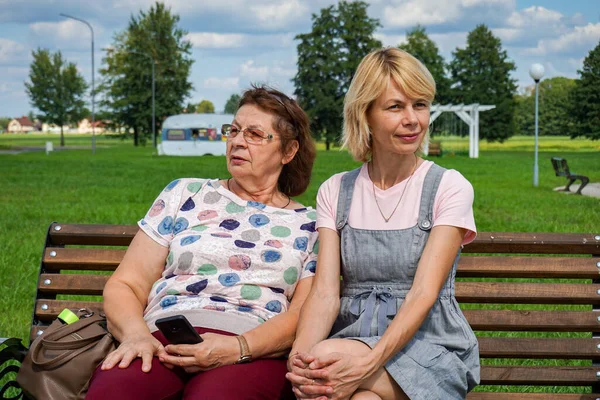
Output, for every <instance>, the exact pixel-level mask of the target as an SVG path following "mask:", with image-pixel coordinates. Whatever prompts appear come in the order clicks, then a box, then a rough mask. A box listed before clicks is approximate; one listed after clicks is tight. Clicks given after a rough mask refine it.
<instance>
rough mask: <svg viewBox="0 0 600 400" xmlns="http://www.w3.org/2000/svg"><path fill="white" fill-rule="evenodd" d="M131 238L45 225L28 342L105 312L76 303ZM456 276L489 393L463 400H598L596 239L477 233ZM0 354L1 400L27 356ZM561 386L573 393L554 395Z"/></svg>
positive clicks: (97, 305)
mask: <svg viewBox="0 0 600 400" xmlns="http://www.w3.org/2000/svg"><path fill="white" fill-rule="evenodd" d="M137 231H138V227H137V226H121V225H69V224H57V223H53V224H52V225H51V226H50V228H49V230H48V235H47V237H46V243H45V246H44V250H43V255H42V260H41V266H40V273H39V278H38V284H37V292H36V298H35V302H34V311H33V318H32V322H31V327H30V329H29V340H33V339H34V338H35V337H36V336H38V335H39V334H41V333H42V332H43V331H44V329H46V327H47V326H48V325H49V323H50V322H51V321H52V320H53V319H54V318H56V316H57V315H58V313H59V312H60V311H61V310H63V309H64V308H70V309H80V308H84V307H85V308H91V309H92V310H96V311H99V310H101V309H102V303H101V298H100V297H96V298H89V297H83V298H82V297H81V296H89V295H93V296H101V294H102V289H103V287H104V284H105V283H106V281H107V279H108V275H107V273H109V272H110V271H113V270H114V269H115V268H116V267H117V266H118V265H119V262H120V261H121V259H122V258H123V255H124V253H125V248H126V246H127V245H128V244H129V243H130V241H131V239H132V238H133V236H134V235H135V234H136V232H137ZM457 276H458V279H457V284H456V297H457V299H458V301H459V302H460V304H461V307H462V309H463V310H464V314H465V316H466V318H467V320H468V321H469V323H470V324H471V326H472V327H473V329H474V330H475V331H476V332H477V333H478V339H479V344H480V356H481V363H482V368H481V384H482V385H485V386H482V387H480V389H478V390H482V391H478V392H473V393H471V394H469V396H468V397H467V398H468V399H469V400H500V399H502V400H511V399H525V400H536V399H538V400H541V399H556V400H575V399H579V400H593V399H599V398H600V336H599V335H600V232H594V233H593V234H573V233H565V234H561V233H499V232H498V233H491V232H481V233H479V235H478V237H477V239H476V240H475V241H474V242H473V243H471V244H469V245H467V246H465V247H464V250H463V256H462V257H461V259H460V263H459V268H458V274H457ZM75 296H79V297H75ZM0 347H2V345H0ZM3 347H4V349H3V350H2V352H1V353H0V368H3V369H1V370H0V379H2V378H4V381H7V382H6V383H5V385H4V387H3V388H2V389H0V398H1V397H3V396H2V394H3V393H5V391H6V390H7V388H9V387H17V384H16V382H15V381H14V373H15V372H16V371H17V368H18V366H17V365H8V366H7V364H8V363H6V361H7V360H17V361H21V360H22V359H23V354H24V351H25V347H23V345H21V344H20V341H19V339H9V340H8V341H6V342H4V346H3ZM518 386H521V387H523V386H524V387H526V390H528V391H531V390H533V389H540V388H541V387H546V388H545V390H546V391H547V392H548V393H537V394H534V393H527V394H526V393H516V392H518V389H517V388H516V387H518ZM565 386H568V387H574V390H575V393H572V394H567V393H557V392H558V391H560V390H563V389H564V388H562V387H565ZM561 388H562V389H561ZM13 390H14V389H13ZM582 393H587V394H582ZM19 396H20V395H19ZM15 398H19V397H15Z"/></svg>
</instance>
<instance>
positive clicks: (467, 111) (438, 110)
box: [423, 104, 496, 158]
mask: <svg viewBox="0 0 600 400" xmlns="http://www.w3.org/2000/svg"><path fill="white" fill-rule="evenodd" d="M494 108H496V106H483V105H480V104H469V105H464V104H458V105H453V104H446V105H439V104H435V105H433V106H431V109H430V110H431V117H430V118H429V125H431V124H432V123H433V121H435V120H436V118H437V117H439V116H440V115H441V114H442V113H443V112H444V111H451V112H454V113H455V114H456V115H458V117H459V118H460V119H462V120H463V121H464V122H465V124H467V125H469V157H470V158H479V112H480V111H488V110H492V109H494ZM423 150H424V153H425V154H427V153H428V150H429V143H427V144H426V146H425V148H424V149H423Z"/></svg>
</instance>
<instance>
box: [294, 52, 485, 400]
mask: <svg viewBox="0 0 600 400" xmlns="http://www.w3.org/2000/svg"><path fill="white" fill-rule="evenodd" d="M434 95H435V82H434V80H433V78H432V76H431V74H430V73H429V71H428V70H427V68H426V67H425V66H423V64H421V63H420V62H419V61H418V60H417V59H416V58H414V57H413V56H411V55H410V54H408V53H406V52H404V51H402V50H399V49H396V48H386V49H380V50H377V51H374V52H372V53H370V54H368V55H367V56H366V57H365V58H364V59H363V60H362V62H361V64H360V65H359V67H358V70H357V71H356V74H355V76H354V79H353V81H352V84H351V85H350V88H349V90H348V93H347V95H346V98H345V104H344V144H345V146H347V148H348V149H349V151H350V152H351V153H352V155H353V156H354V158H355V159H357V160H359V161H362V162H363V163H364V164H363V165H362V167H360V168H358V169H357V170H354V171H350V172H347V173H341V174H337V175H334V176H333V177H331V178H330V179H329V180H327V181H326V182H324V183H323V184H322V186H321V187H320V189H319V193H318V197H317V228H318V231H319V235H320V242H321V246H320V247H321V248H320V251H319V255H318V261H317V265H318V268H317V273H316V277H315V280H314V282H313V286H312V288H311V291H310V294H309V296H308V298H307V300H306V302H305V303H304V306H303V308H302V311H301V315H300V321H299V323H298V330H297V334H296V340H295V342H294V345H293V347H292V351H291V353H290V354H291V355H290V358H289V359H288V370H289V371H290V372H289V373H288V375H287V377H288V379H289V380H290V381H291V382H292V385H293V390H294V393H295V395H296V397H297V398H298V399H307V398H310V399H353V400H368V399H385V400H387V399H405V398H409V399H422V400H430V399H463V398H465V396H466V395H467V392H468V391H469V390H471V389H472V388H473V387H474V386H475V385H477V384H478V382H479V354H478V345H477V340H476V338H475V335H474V334H473V332H472V330H471V328H470V327H469V324H468V323H467V321H466V319H465V317H464V316H463V314H462V312H461V311H460V308H459V306H458V303H457V302H456V299H455V297H454V276H455V271H456V264H457V260H458V257H459V253H460V248H461V245H463V244H466V243H468V242H470V241H472V240H473V239H474V237H475V235H476V228H475V223H474V218H473V210H472V204H473V188H472V186H471V184H470V183H469V182H468V181H467V180H466V179H465V178H464V177H463V176H462V175H461V174H460V173H458V172H457V171H455V170H446V169H444V168H442V167H439V166H437V165H435V164H434V163H433V162H431V161H426V160H424V159H422V158H421V157H419V154H420V150H421V147H422V145H423V142H424V141H425V140H427V130H428V126H429V109H430V105H431V102H432V101H433V98H434ZM340 274H341V275H342V277H343V283H342V282H341V281H340ZM349 339H351V340H349Z"/></svg>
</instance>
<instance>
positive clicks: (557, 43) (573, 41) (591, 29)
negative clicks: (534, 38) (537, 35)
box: [525, 23, 600, 55]
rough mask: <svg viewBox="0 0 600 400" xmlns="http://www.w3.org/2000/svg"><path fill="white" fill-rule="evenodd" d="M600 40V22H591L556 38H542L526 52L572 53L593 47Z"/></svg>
mask: <svg viewBox="0 0 600 400" xmlns="http://www.w3.org/2000/svg"><path fill="white" fill-rule="evenodd" d="M599 40H600V23H596V24H592V23H589V24H587V25H585V26H576V27H575V28H574V29H573V30H572V31H570V32H567V33H565V34H563V35H560V36H559V37H558V38H555V39H542V40H540V41H539V42H538V45H537V47H535V48H532V49H527V50H526V51H525V54H530V55H546V54H560V53H570V52H574V51H580V50H586V49H591V48H593V47H594V46H596V45H597V44H598V41H599Z"/></svg>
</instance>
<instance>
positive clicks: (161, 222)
mask: <svg viewBox="0 0 600 400" xmlns="http://www.w3.org/2000/svg"><path fill="white" fill-rule="evenodd" d="M239 106H240V107H239V110H238V112H237V113H236V115H235V118H234V120H233V122H232V123H231V124H230V125H226V126H224V127H223V133H224V135H226V136H227V156H226V160H227V168H228V170H229V172H230V174H231V178H229V179H224V180H219V179H195V178H185V179H178V180H175V181H173V182H171V183H170V184H169V185H167V187H166V188H165V189H164V190H163V191H162V193H161V194H160V195H159V196H158V198H157V199H156V201H155V202H154V204H153V206H152V207H151V208H150V210H149V211H148V213H147V214H146V216H145V217H144V218H143V219H142V220H141V221H140V222H139V226H140V231H139V232H138V233H137V235H136V236H135V238H134V239H133V241H132V243H131V245H130V246H129V248H128V250H127V253H126V254H125V257H124V258H123V261H122V262H121V264H120V265H119V267H118V268H117V270H116V271H115V273H114V274H113V275H112V277H111V278H110V279H109V281H108V282H107V284H106V287H105V290H104V309H105V312H106V315H107V318H108V322H109V329H110V331H111V332H112V333H113V334H114V336H115V338H116V339H117V340H118V341H119V342H120V346H119V347H118V349H117V350H115V351H114V352H113V353H111V354H110V355H108V357H106V359H105V360H104V362H103V364H102V365H101V367H99V368H98V369H97V371H96V373H95V374H94V376H93V378H92V380H91V384H90V389H89V391H88V395H87V398H88V399H104V398H111V399H129V400H131V399H172V398H173V399H175V398H182V397H183V398H185V399H232V400H233V399H236V400H237V399H279V398H282V399H285V398H293V394H292V392H291V386H288V384H289V383H288V382H287V381H286V379H285V373H286V361H285V359H284V358H282V356H284V355H286V354H287V352H288V351H289V349H290V347H291V344H292V342H293V340H294V334H295V330H296V323H297V320H298V315H299V310H300V307H301V305H302V303H303V302H304V299H305V298H306V296H307V294H308V292H309V290H310V286H311V281H312V276H313V275H314V273H315V265H316V252H317V248H318V245H317V233H316V231H315V219H316V212H315V211H314V210H313V209H311V208H307V207H304V206H303V205H301V204H299V203H297V202H296V201H294V200H293V199H292V196H296V195H299V194H301V193H302V192H304V191H305V189H306V188H307V186H308V184H309V179H310V174H311V170H312V164H313V161H314V158H315V149H314V144H313V142H312V140H311V138H310V132H309V122H308V118H307V116H306V114H305V113H304V112H303V111H302V109H301V108H300V107H299V106H298V105H297V104H296V102H295V101H293V100H291V99H290V98H288V97H287V96H286V95H284V94H283V93H281V92H279V91H276V90H273V89H270V88H268V87H253V88H252V89H250V90H248V91H246V92H245V93H244V95H243V96H242V98H241V100H240V103H239ZM177 314H183V315H184V316H185V317H186V318H187V319H188V320H189V321H190V322H191V324H192V325H193V326H194V327H195V329H196V331H197V332H198V333H200V334H201V336H202V338H203V339H204V341H203V342H202V343H200V344H196V345H169V344H168V343H167V341H166V340H165V338H164V337H163V336H162V335H161V333H160V332H158V331H157V329H156V326H155V324H154V322H155V321H156V320H157V319H158V318H162V317H168V316H172V315H177Z"/></svg>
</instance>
